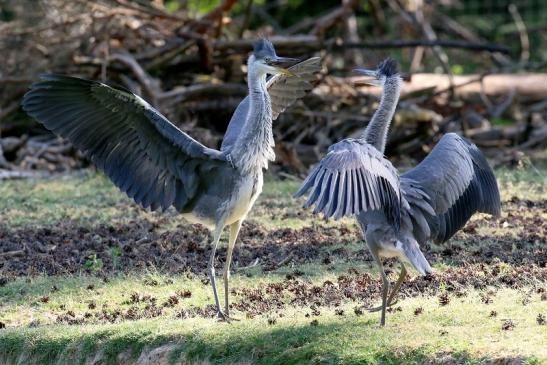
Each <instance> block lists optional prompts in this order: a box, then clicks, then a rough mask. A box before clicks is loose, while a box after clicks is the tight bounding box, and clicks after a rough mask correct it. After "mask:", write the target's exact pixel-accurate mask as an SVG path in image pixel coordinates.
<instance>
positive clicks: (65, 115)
mask: <svg viewBox="0 0 547 365" xmlns="http://www.w3.org/2000/svg"><path fill="white" fill-rule="evenodd" d="M295 61H296V60H294V59H289V58H284V57H279V56H277V55H276V53H275V50H274V47H273V45H272V44H271V43H270V42H269V41H268V40H265V39H261V40H259V41H257V42H256V43H255V46H254V51H253V53H252V54H251V56H250V57H249V59H248V64H247V65H248V75H247V76H248V87H249V95H248V96H247V97H246V98H245V99H244V100H243V101H242V102H241V104H240V105H239V106H238V108H237V109H236V111H235V113H234V115H233V117H232V119H231V121H230V124H229V126H228V130H227V132H226V136H225V139H224V143H223V145H222V148H221V150H220V151H218V150H215V149H211V148H208V147H205V146H204V145H203V144H201V143H199V142H198V141H196V140H194V139H193V138H192V137H190V136H189V135H188V134H186V133H184V132H183V131H181V130H180V129H178V128H177V127H176V126H175V125H174V124H172V123H171V122H170V121H169V120H167V119H166V118H165V117H164V116H163V115H161V114H160V113H159V112H158V111H157V110H155V109H154V108H152V107H151V106H150V104H148V103H147V102H146V101H144V100H143V99H142V98H140V97H139V96H137V95H134V94H132V93H131V92H129V91H128V90H125V89H123V88H120V87H111V86H108V85H105V84H103V83H100V82H96V81H89V80H84V79H80V78H76V77H69V76H60V75H44V76H42V81H40V82H38V83H35V84H34V85H32V88H31V90H30V91H29V92H28V93H27V94H26V95H25V97H24V99H23V109H24V110H25V111H26V112H27V113H28V114H29V115H30V116H32V117H33V118H35V119H36V120H38V122H40V123H41V124H43V125H44V126H45V127H46V128H48V129H49V130H51V131H53V132H54V133H56V134H58V135H60V136H62V137H64V138H67V139H68V140H69V141H71V142H72V143H73V144H74V146H76V147H77V148H78V149H80V150H81V151H83V152H85V153H86V155H87V156H88V157H89V158H90V160H91V161H92V162H93V163H94V164H95V165H96V166H97V167H98V168H100V169H101V170H103V171H104V172H105V174H106V175H107V176H108V177H109V178H110V179H111V180H112V182H113V183H114V184H115V185H116V186H117V187H118V188H120V190H122V191H123V192H125V193H126V194H127V195H128V196H129V197H130V198H133V199H134V200H135V202H137V203H138V204H140V205H142V206H143V207H144V208H150V209H151V210H158V209H159V210H165V209H167V208H169V207H174V208H175V209H176V210H177V211H178V212H180V213H181V214H182V216H183V217H184V218H186V219H187V220H188V221H190V222H192V223H201V224H203V225H205V226H207V227H208V228H209V229H211V230H212V232H213V242H212V252H211V256H210V259H209V265H208V274H209V277H210V280H211V285H212V287H213V294H214V298H215V304H216V307H217V315H218V317H219V318H220V319H224V320H228V319H229V318H230V317H229V310H230V309H229V300H228V296H229V290H228V283H229V276H230V263H231V260H232V252H233V249H234V245H235V242H236V239H237V236H238V233H239V229H240V227H241V224H242V222H243V220H244V219H245V218H246V216H247V214H248V213H249V211H250V209H251V207H252V206H253V204H254V202H255V200H256V198H257V197H258V195H259V194H260V192H261V191H262V183H263V176H262V175H263V170H264V169H266V168H267V167H268V162H269V161H272V160H274V158H275V154H274V150H273V147H274V140H273V132H272V120H273V119H276V118H277V116H278V115H279V114H280V113H282V112H283V111H284V110H285V109H286V108H287V107H288V106H290V105H291V104H292V103H293V102H294V101H296V100H297V99H299V98H301V97H302V96H304V95H305V94H306V93H307V92H308V91H310V90H311V89H312V85H311V81H312V80H313V79H314V73H316V72H317V71H319V69H320V65H319V58H311V59H308V60H306V61H303V62H300V63H298V64H296V65H294V66H292V67H290V68H289V69H285V68H282V67H281V66H282V65H285V64H290V63H293V64H294V63H295ZM268 74H270V75H272V77H271V78H270V79H267V75H268ZM226 226H229V227H230V235H229V241H228V250H227V254H226V263H225V266H224V295H225V303H224V304H225V306H224V311H223V310H222V309H221V305H220V301H219V297H218V293H217V286H216V280H215V269H214V262H215V252H216V249H217V245H218V242H219V239H220V235H221V233H222V231H223V229H224V227H226Z"/></svg>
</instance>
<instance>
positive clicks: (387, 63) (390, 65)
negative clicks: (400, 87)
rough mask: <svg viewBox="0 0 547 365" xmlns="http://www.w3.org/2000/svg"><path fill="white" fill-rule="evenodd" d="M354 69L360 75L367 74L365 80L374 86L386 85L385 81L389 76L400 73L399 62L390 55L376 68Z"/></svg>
mask: <svg viewBox="0 0 547 365" xmlns="http://www.w3.org/2000/svg"><path fill="white" fill-rule="evenodd" d="M354 71H355V72H357V73H358V74H360V75H365V76H367V79H365V80H363V82H364V83H365V84H368V85H374V86H384V83H385V82H386V80H387V79H388V78H389V77H393V76H397V75H399V71H398V70H397V62H396V61H395V60H394V59H393V58H389V57H388V58H386V59H385V60H383V61H382V62H380V63H379V64H378V66H377V67H376V69H375V70H367V69H364V68H356V69H355V70H354Z"/></svg>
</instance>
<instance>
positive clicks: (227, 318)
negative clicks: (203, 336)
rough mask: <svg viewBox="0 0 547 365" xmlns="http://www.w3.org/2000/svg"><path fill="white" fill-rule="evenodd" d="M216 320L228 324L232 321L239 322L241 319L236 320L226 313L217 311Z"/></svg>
mask: <svg viewBox="0 0 547 365" xmlns="http://www.w3.org/2000/svg"><path fill="white" fill-rule="evenodd" d="M216 318H217V319H218V320H219V321H220V322H227V323H230V322H232V321H235V322H237V321H239V320H240V319H239V318H235V317H232V316H230V315H228V314H226V313H224V312H223V311H221V310H218V311H217V314H216Z"/></svg>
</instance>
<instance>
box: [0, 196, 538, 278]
mask: <svg viewBox="0 0 547 365" xmlns="http://www.w3.org/2000/svg"><path fill="white" fill-rule="evenodd" d="M545 204H546V203H545V202H534V201H522V200H518V199H513V200H511V201H510V202H509V203H508V204H506V206H504V210H505V211H506V212H507V217H506V218H503V219H501V220H499V221H495V220H491V219H487V218H483V219H480V220H477V221H473V222H470V223H469V224H468V225H467V226H466V227H465V228H464V229H463V231H462V232H459V233H458V234H457V235H456V237H455V239H454V240H452V241H449V243H448V244H445V245H443V246H441V248H440V249H436V250H432V249H430V247H427V246H426V247H423V250H424V252H425V253H426V256H427V258H428V260H429V261H430V262H432V263H436V262H445V263H448V264H451V265H456V266H461V265H467V264H479V263H484V264H491V263H497V262H504V263H508V264H511V265H512V266H516V267H520V266H530V265H535V266H538V267H540V268H545V267H546V265H547V222H545V220H543V219H542V218H541V216H540V215H539V214H529V213H530V212H537V213H545V212H547V206H545ZM525 213H528V214H525ZM160 222H161V220H160ZM479 226H491V227H509V228H511V227H518V228H520V229H522V231H523V232H524V233H523V234H522V235H520V236H519V237H518V238H515V237H513V236H511V235H509V234H504V235H499V236H496V235H492V236H481V235H478V234H477V227H479ZM159 228H160V224H159V223H158V222H150V221H148V220H146V219H139V220H134V221H132V222H130V223H128V224H125V225H119V224H118V225H98V226H94V227H87V226H83V225H79V224H77V223H75V222H71V221H67V222H62V223H60V224H58V225H55V226H46V227H39V228H36V227H24V228H16V229H13V228H10V227H8V226H5V225H1V224H0V278H2V280H6V278H9V277H13V276H20V275H35V274H40V273H45V274H48V275H56V274H63V273H74V272H79V271H85V270H88V271H93V270H94V269H100V270H99V271H100V272H101V273H103V274H105V275H108V274H110V273H113V272H128V271H135V270H136V271H138V270H140V269H145V268H147V267H155V268H157V269H158V270H160V271H162V272H167V273H180V272H183V271H192V272H194V273H203V272H204V270H205V268H206V266H207V259H208V257H209V252H210V249H211V247H210V241H211V236H210V233H209V232H208V230H207V229H205V228H204V227H202V226H199V225H194V226H190V225H182V224H181V225H179V226H178V227H177V228H176V229H175V230H171V231H168V232H161V231H160V230H159ZM505 231H507V229H506V230H505ZM457 241H464V242H465V244H463V245H462V244H455V243H453V242H457ZM347 242H362V239H361V235H360V232H359V231H358V230H357V229H354V228H345V227H343V228H332V227H324V226H321V225H317V226H314V227H305V228H302V229H291V228H281V229H276V230H271V231H266V230H265V229H263V228H262V227H261V226H260V225H258V224H255V223H252V222H245V223H244V225H243V228H242V230H241V233H240V239H239V243H238V246H237V248H236V251H235V254H234V263H235V266H240V267H241V266H248V265H251V264H253V263H255V262H256V260H258V262H259V263H260V265H261V267H262V268H263V269H264V270H275V269H276V268H278V267H280V266H283V265H287V264H295V263H296V264H301V263H309V262H319V263H320V264H322V265H325V267H326V269H329V268H330V267H331V266H332V265H331V264H332V263H333V262H335V261H347V260H364V261H371V256H370V254H369V252H368V249H367V248H366V247H365V244H364V243H363V248H362V249H361V250H358V251H354V250H352V249H347V248H346V247H344V244H345V243H347ZM225 252H226V251H225V248H220V249H219V251H218V260H219V261H220V262H221V263H223V262H224V260H225Z"/></svg>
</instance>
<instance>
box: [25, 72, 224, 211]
mask: <svg viewBox="0 0 547 365" xmlns="http://www.w3.org/2000/svg"><path fill="white" fill-rule="evenodd" d="M41 79H42V81H40V82H38V83H35V84H34V85H32V87H31V90H30V91H29V92H28V93H27V94H26V95H25V96H24V98H23V109H24V110H25V111H26V112H27V113H28V114H29V115H30V116H32V117H33V118H35V119H36V120H38V121H39V122H40V123H41V124H43V125H44V126H45V127H46V128H48V129H50V130H51V131H53V132H54V133H56V134H58V135H60V136H62V137H64V138H67V139H68V140H69V141H71V142H72V143H73V144H74V146H76V147H77V148H78V149H80V150H81V151H83V152H85V153H86V154H87V156H88V157H89V158H90V159H91V161H92V162H93V163H94V164H95V165H96V166H97V167H98V168H100V169H101V170H103V171H104V172H105V173H106V175H107V176H108V177H110V179H111V180H112V181H113V182H114V184H116V186H118V187H119V188H120V189H121V190H122V191H124V192H125V193H127V195H128V196H129V197H131V198H133V199H134V200H135V201H136V202H137V203H139V204H141V205H142V206H143V207H145V208H148V207H150V208H151V209H152V210H156V209H158V208H162V209H166V208H168V207H169V206H171V205H173V206H175V208H177V209H178V210H179V211H182V210H184V207H185V205H186V204H187V203H188V202H189V201H190V200H191V199H192V198H193V197H194V196H196V194H197V193H198V191H199V177H200V174H202V173H204V172H205V171H207V170H210V169H212V168H214V167H215V166H218V165H219V164H224V163H226V160H225V157H224V156H223V155H222V154H221V153H220V152H219V151H216V150H213V149H210V148H207V147H205V146H204V145H202V144H201V143H199V142H197V141H195V140H194V139H192V138H191V137H190V136H189V135H187V134H186V133H184V132H182V131H181V130H180V129H178V128H177V127H176V126H175V125H173V124H172V123H171V122H169V121H168V120H167V119H166V118H165V117H164V116H162V115H161V114H160V113H159V112H158V111H156V110H155V109H154V108H152V107H151V106H150V105H149V104H148V103H147V102H145V101H144V100H143V99H141V98H140V97H138V96H137V95H134V94H132V93H131V92H129V91H127V90H125V89H123V88H117V87H116V88H115V87H110V86H107V85H105V84H103V83H100V82H95V81H89V80H84V79H80V78H76V77H69V76H60V75H44V76H42V78H41Z"/></svg>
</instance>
